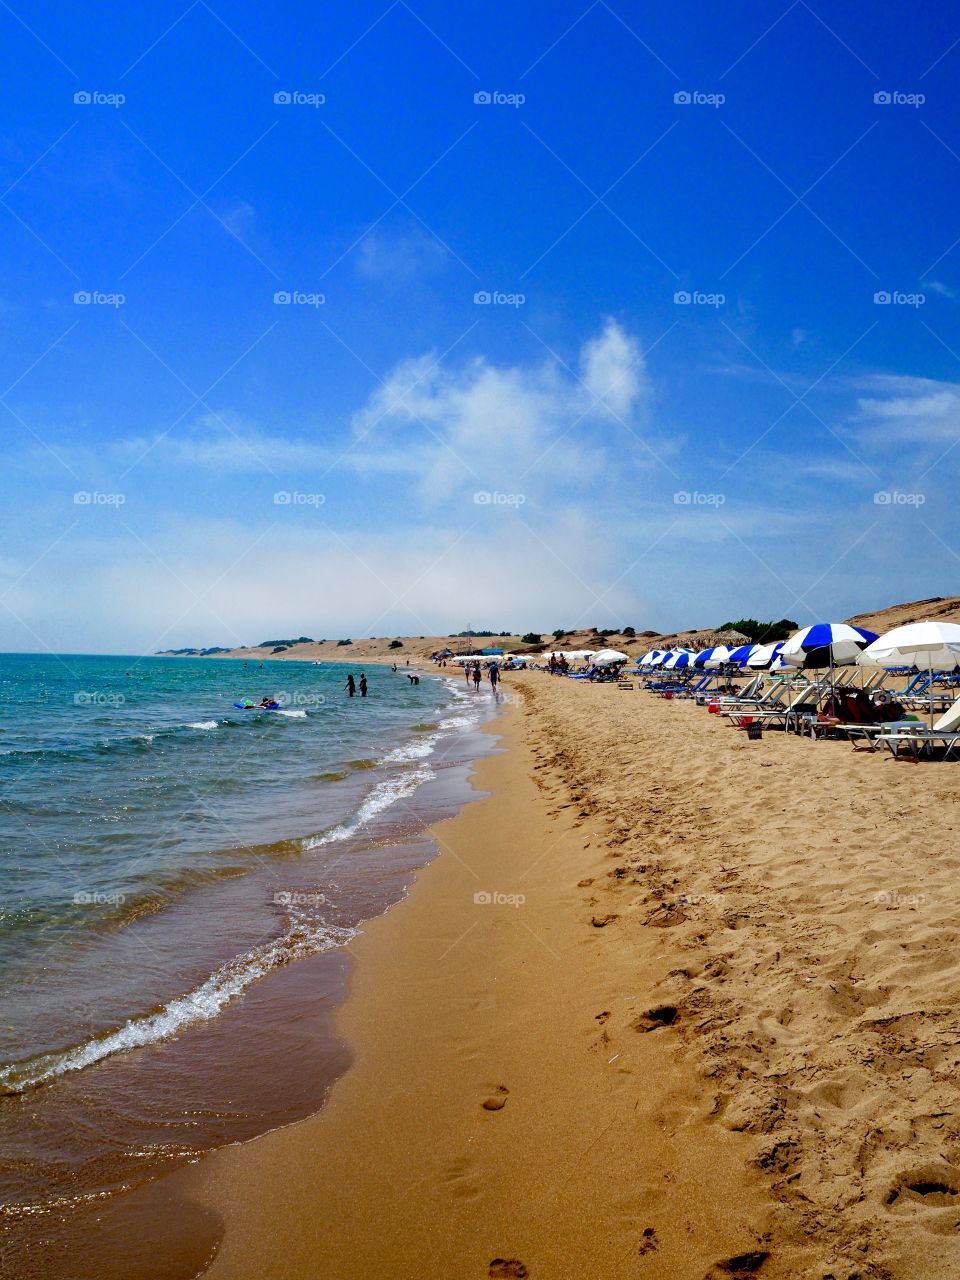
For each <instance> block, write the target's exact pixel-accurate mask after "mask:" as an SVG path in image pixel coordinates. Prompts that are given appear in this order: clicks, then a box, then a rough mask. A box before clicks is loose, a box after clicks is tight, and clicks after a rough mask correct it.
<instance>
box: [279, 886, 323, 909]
mask: <svg viewBox="0 0 960 1280" xmlns="http://www.w3.org/2000/svg"><path fill="white" fill-rule="evenodd" d="M273 901H274V905H275V906H278V907H322V906H324V905H325V904H326V901H327V895H326V894H325V893H303V892H301V891H300V890H299V889H281V890H279V891H278V892H277V893H275V894H274V895H273Z"/></svg>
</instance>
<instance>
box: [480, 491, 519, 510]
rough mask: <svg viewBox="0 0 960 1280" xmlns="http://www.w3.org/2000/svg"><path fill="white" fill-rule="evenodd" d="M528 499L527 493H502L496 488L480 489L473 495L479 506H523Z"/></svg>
mask: <svg viewBox="0 0 960 1280" xmlns="http://www.w3.org/2000/svg"><path fill="white" fill-rule="evenodd" d="M526 500H527V495H526V494H525V493H500V492H498V490H496V489H494V490H492V491H491V490H489V489H480V490H478V492H477V493H475V494H474V495H473V501H474V502H475V503H476V505H477V506H478V507H522V506H523V504H524V503H525V502H526Z"/></svg>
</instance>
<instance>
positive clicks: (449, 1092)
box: [176, 673, 960, 1280]
mask: <svg viewBox="0 0 960 1280" xmlns="http://www.w3.org/2000/svg"><path fill="white" fill-rule="evenodd" d="M508 693H510V694H513V695H514V698H515V705H513V706H511V707H510V709H509V710H508V712H507V714H506V716H505V717H504V718H503V720H501V721H500V722H499V723H498V724H497V725H495V726H494V729H495V731H497V732H500V731H503V732H504V735H505V736H504V743H505V746H506V748H507V750H506V751H505V753H503V754H500V755H498V756H495V757H493V758H491V759H489V760H486V761H484V762H482V763H481V765H480V767H479V770H478V776H477V780H476V781H477V785H478V786H480V787H482V788H483V789H485V790H488V791H489V792H490V794H489V796H488V797H487V798H486V799H482V800H480V801H478V802H476V803H474V804H472V805H470V806H468V807H467V808H466V809H465V810H464V811H463V812H462V813H461V814H460V815H459V816H458V817H456V818H454V819H452V820H450V821H449V822H446V823H444V824H441V825H440V826H439V827H438V828H437V832H436V834H437V837H438V839H439V841H440V846H441V856H440V857H439V858H438V859H437V860H436V861H434V862H433V863H432V864H431V865H430V866H429V867H428V868H426V869H425V870H424V871H423V872H422V873H421V874H420V876H419V878H418V881H417V883H416V884H415V885H414V887H413V889H412V891H411V894H410V896H409V898H408V899H406V900H405V901H404V902H402V903H400V904H399V905H398V906H397V907H395V908H394V909H392V910H391V911H390V912H389V913H388V914H387V915H386V916H385V917H382V918H380V919H379V920H376V921H373V922H372V923H371V924H370V925H369V926H368V927H367V930H366V932H365V934H364V935H363V937H361V938H360V939H359V940H358V941H357V942H356V943H354V944H353V945H352V948H351V949H352V950H353V951H354V953H355V960H356V964H355V971H354V977H353V982H352V989H351V995H350V998H349V999H348V1001H347V1002H346V1004H345V1005H344V1006H343V1008H342V1010H341V1012H340V1016H339V1024H340V1028H341V1031H342V1034H343V1035H344V1037H345V1038H346V1040H347V1041H348V1042H349V1044H350V1045H351V1047H352V1049H353V1050H354V1051H355V1053H356V1061H355V1064H354V1066H353V1067H351V1069H350V1070H349V1071H348V1072H347V1074H346V1075H345V1076H344V1077H343V1078H342V1079H341V1080H340V1081H339V1082H338V1083H337V1084H336V1085H335V1086H334V1088H333V1091H332V1094H331V1097H330V1100H329V1103H328V1105H327V1106H326V1107H325V1108H324V1109H323V1111H321V1112H320V1113H319V1114H318V1115H317V1116H314V1117H312V1118H311V1119H309V1120H306V1121H303V1122H301V1123H299V1124H296V1125H293V1126H291V1127H289V1128H287V1129H285V1130H281V1131H279V1132H276V1133H273V1134H269V1135H267V1136H265V1137H263V1138H261V1139H258V1140H256V1141H254V1142H251V1143H247V1144H243V1145H241V1146H238V1147H233V1148H229V1149H226V1150H223V1151H220V1152H217V1153H214V1154H213V1155H212V1156H210V1157H207V1158H205V1159H204V1160H202V1161H201V1162H200V1163H199V1164H198V1165H197V1166H195V1167H193V1168H192V1169H190V1170H187V1171H184V1172H183V1173H181V1174H178V1175H176V1177H177V1178H178V1179H181V1180H182V1188H184V1189H186V1191H187V1192H188V1193H189V1194H191V1195H193V1196H194V1197H196V1198H198V1199H199V1200H200V1201H201V1202H202V1203H204V1204H205V1205H207V1206H210V1207H212V1208H214V1209H216V1210H217V1211H219V1212H220V1213H221V1214H222V1215H223V1219H224V1240H223V1244H222V1247H221V1250H220V1253H219V1256H218V1259H217V1261H216V1262H215V1264H214V1266H213V1268H212V1270H211V1271H210V1273H209V1274H210V1275H211V1277H213V1278H214V1280H240V1278H246V1277H251V1278H252V1277H258V1278H261V1277H263V1278H266V1280H271V1278H272V1277H278V1278H279V1277H281V1276H282V1277H284V1278H285V1280H288V1278H289V1277H300V1276H303V1277H306V1276H310V1275H332V1276H336V1277H338V1280H353V1278H354V1277H356V1278H357V1280H359V1278H360V1277H364V1278H366V1277H371V1276H376V1277H391V1278H392V1277H397V1278H400V1280H407V1278H408V1277H409V1278H410V1280H413V1278H414V1277H421V1276H428V1275H429V1276H433V1275H438V1276H451V1277H458V1278H459V1277H468V1278H469V1277H484V1276H503V1277H509V1276H527V1275H528V1276H530V1277H531V1280H539V1278H541V1277H542V1278H543V1280H566V1278H567V1277H570V1278H571V1280H572V1278H573V1277H578V1278H579V1277H584V1276H600V1275H609V1276H611V1277H618V1278H619V1277H634V1276H636V1277H638V1278H640V1280H646V1278H648V1277H649V1278H653V1280H661V1278H663V1280H666V1278H667V1277H669V1278H670V1280H719V1278H721V1277H731V1276H733V1277H747V1276H754V1275H755V1276H759V1277H761V1278H762V1280H781V1278H785V1277H796V1276H804V1277H806V1276H811V1277H829V1276H832V1277H835V1278H836V1280H840V1278H841V1277H843V1280H848V1278H849V1277H853V1276H857V1277H859V1278H861V1280H880V1278H881V1277H883V1278H884V1280H900V1278H902V1280H907V1278H908V1277H909V1278H910V1280H928V1278H929V1280H934V1277H936V1278H938V1280H939V1278H940V1277H943V1276H946V1275H954V1274H960V1114H958V1112H960V1088H958V1085H960V1015H958V1007H957V1004H958V986H960V984H958V969H960V961H958V959H957V945H956V944H957V942H958V940H960V895H958V891H957V888H956V880H957V871H958V867H960V849H958V847H957V845H956V838H955V831H956V829H957V827H958V812H957V799H956V796H957V779H960V773H958V772H957V770H956V769H955V768H954V767H953V766H951V765H950V764H946V765H938V764H936V763H930V764H928V763H922V764H920V765H914V764H911V763H907V762H903V761H896V760H893V759H892V757H890V756H889V755H886V756H881V755H879V754H876V755H874V754H872V753H870V752H863V751H854V750H853V749H851V747H850V746H849V745H847V744H844V743H833V742H818V743H816V744H815V743H813V742H811V741H810V740H809V739H802V740H801V739H797V738H794V737H793V736H791V735H785V734H783V733H779V732H776V731H767V732H766V733H765V734H764V737H763V739H762V740H761V741H759V742H753V741H748V740H747V738H746V735H745V734H743V733H742V732H740V731H738V730H736V729H735V728H733V727H731V726H730V725H729V724H727V723H726V722H721V721H720V720H719V718H718V717H715V716H710V715H708V714H707V713H706V711H705V710H704V709H703V708H697V707H695V706H693V705H691V704H689V703H681V702H677V701H676V700H674V701H672V702H667V701H664V700H662V699H659V698H657V697H655V696H653V695H651V694H648V693H643V692H639V691H637V690H629V691H628V690H620V689H617V688H616V687H615V686H594V685H585V684H581V683H578V682H574V681H568V680H563V679H559V678H553V679H552V678H550V677H548V676H546V675H543V674H540V673H529V674H524V675H516V676H511V677H510V683H509V686H508ZM478 893H481V894H487V895H493V896H494V899H495V900H494V901H491V902H485V901H480V902H477V901H475V895H476V894H478ZM497 894H500V895H502V900H501V901H497V900H496V897H495V895H497ZM519 896H522V898H523V901H522V902H521V903H519V904H518V903H517V899H518V897H519ZM511 899H512V901H511Z"/></svg>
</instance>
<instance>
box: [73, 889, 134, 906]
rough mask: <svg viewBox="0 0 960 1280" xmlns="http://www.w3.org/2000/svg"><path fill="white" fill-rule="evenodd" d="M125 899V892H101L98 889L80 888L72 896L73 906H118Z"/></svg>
mask: <svg viewBox="0 0 960 1280" xmlns="http://www.w3.org/2000/svg"><path fill="white" fill-rule="evenodd" d="M126 900H127V895H126V894H125V893H103V892H102V891H101V890H99V889H90V890H88V889H80V890H78V891H77V892H76V893H75V894H74V895H73V898H72V902H73V905H74V906H75V907H120V906H122V905H123V904H124V903H125V902H126Z"/></svg>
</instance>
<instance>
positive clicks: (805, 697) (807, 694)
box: [748, 681, 825, 729]
mask: <svg viewBox="0 0 960 1280" xmlns="http://www.w3.org/2000/svg"><path fill="white" fill-rule="evenodd" d="M824 692H825V689H824V686H823V684H822V683H821V682H820V681H811V682H810V683H809V684H808V685H807V687H806V688H805V689H801V690H800V692H799V693H797V694H796V695H795V696H794V698H793V699H792V700H791V701H790V702H788V703H783V704H782V705H780V706H770V707H766V706H764V707H758V708H756V709H755V710H754V711H751V712H749V713H748V714H749V715H751V716H752V717H753V719H754V720H759V721H760V722H761V723H762V724H773V723H774V722H775V721H779V722H780V723H781V724H782V725H783V727H784V729H790V728H792V727H793V726H794V725H795V724H796V723H797V722H798V721H799V719H800V717H801V716H802V715H803V714H805V713H808V712H813V711H816V709H817V704H818V702H819V701H820V698H821V697H822V696H823V694H824Z"/></svg>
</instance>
